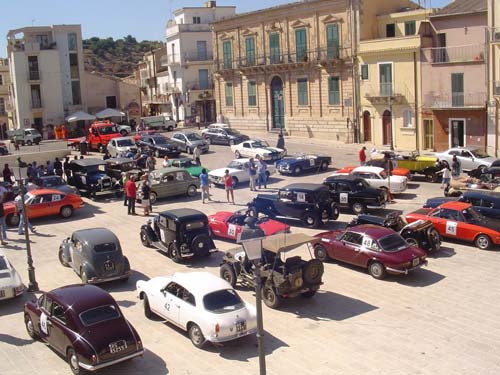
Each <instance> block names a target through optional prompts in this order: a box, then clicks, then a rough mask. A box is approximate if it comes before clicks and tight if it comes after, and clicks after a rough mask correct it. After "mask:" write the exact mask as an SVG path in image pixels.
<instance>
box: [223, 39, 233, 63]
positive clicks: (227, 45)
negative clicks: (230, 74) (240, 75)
mask: <svg viewBox="0 0 500 375" xmlns="http://www.w3.org/2000/svg"><path fill="white" fill-rule="evenodd" d="M222 55H223V58H224V68H225V69H231V68H232V67H233V53H232V51H231V41H230V40H226V41H225V42H224V43H222Z"/></svg>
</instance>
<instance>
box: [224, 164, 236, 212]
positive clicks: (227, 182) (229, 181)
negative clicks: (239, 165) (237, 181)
mask: <svg viewBox="0 0 500 375" xmlns="http://www.w3.org/2000/svg"><path fill="white" fill-rule="evenodd" d="M224 188H225V189H226V197H227V203H232V204H234V191H233V190H234V181H233V178H232V177H231V175H229V169H226V170H225V171H224ZM229 196H231V200H229Z"/></svg>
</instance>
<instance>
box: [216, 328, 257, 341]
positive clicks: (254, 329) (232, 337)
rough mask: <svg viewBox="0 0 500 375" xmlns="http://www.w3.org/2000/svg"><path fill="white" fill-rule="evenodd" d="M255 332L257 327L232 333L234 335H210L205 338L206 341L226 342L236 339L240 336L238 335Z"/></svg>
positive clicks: (242, 335) (243, 335)
mask: <svg viewBox="0 0 500 375" xmlns="http://www.w3.org/2000/svg"><path fill="white" fill-rule="evenodd" d="M256 332H257V327H256V328H252V329H249V330H246V331H245V332H243V333H237V334H234V335H231V336H224V337H214V336H212V337H209V338H207V341H210V342H215V343H218V342H226V341H231V340H236V339H237V338H240V337H245V336H248V335H252V334H254V333H256Z"/></svg>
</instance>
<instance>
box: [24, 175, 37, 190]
mask: <svg viewBox="0 0 500 375" xmlns="http://www.w3.org/2000/svg"><path fill="white" fill-rule="evenodd" d="M36 189H38V185H36V184H35V182H34V180H33V177H28V183H27V184H26V191H27V192H30V191H33V190H36Z"/></svg>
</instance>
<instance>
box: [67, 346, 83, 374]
mask: <svg viewBox="0 0 500 375" xmlns="http://www.w3.org/2000/svg"><path fill="white" fill-rule="evenodd" d="M66 360H67V361H68V364H69V368H70V369H71V372H72V373H73V374H75V375H81V374H83V373H84V371H82V369H81V368H80V365H79V364H78V356H77V355H76V352H75V349H73V348H69V349H68V351H67V353H66Z"/></svg>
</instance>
